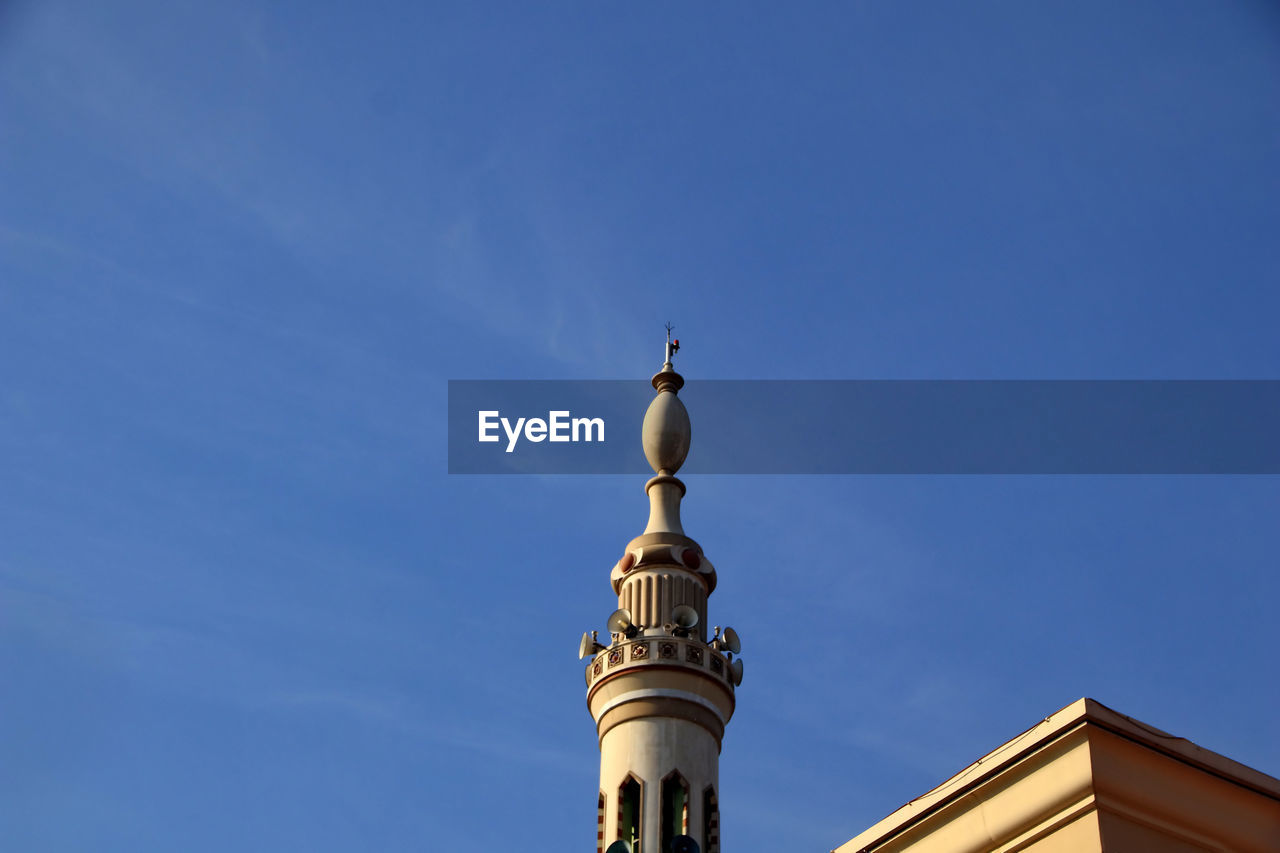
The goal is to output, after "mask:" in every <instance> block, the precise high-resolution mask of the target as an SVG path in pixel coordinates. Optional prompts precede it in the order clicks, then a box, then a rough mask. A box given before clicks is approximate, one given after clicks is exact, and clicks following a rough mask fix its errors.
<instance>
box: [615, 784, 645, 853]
mask: <svg viewBox="0 0 1280 853" xmlns="http://www.w3.org/2000/svg"><path fill="white" fill-rule="evenodd" d="M643 802H644V785H643V784H642V783H641V782H640V780H639V779H637V778H636V777H634V776H630V775H628V776H627V778H626V781H624V782H623V783H622V784H621V785H620V786H619V787H618V838H620V839H622V840H623V841H629V842H630V843H631V851H632V853H641V849H640V848H641V838H640V827H641V826H642V824H641V820H642V818H643V815H642V814H641V803H643Z"/></svg>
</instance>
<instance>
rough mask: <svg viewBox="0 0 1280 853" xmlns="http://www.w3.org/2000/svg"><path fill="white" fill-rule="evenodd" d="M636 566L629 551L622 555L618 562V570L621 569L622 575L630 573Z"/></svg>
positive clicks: (633, 557)
mask: <svg viewBox="0 0 1280 853" xmlns="http://www.w3.org/2000/svg"><path fill="white" fill-rule="evenodd" d="M635 564H636V555H635V554H632V553H631V552H630V551H628V552H627V553H625V554H623V555H622V559H621V560H619V561H618V568H620V569H622V573H623V574H626V573H627V572H629V571H631V569H632V567H633V566H635Z"/></svg>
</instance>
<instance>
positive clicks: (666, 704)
mask: <svg viewBox="0 0 1280 853" xmlns="http://www.w3.org/2000/svg"><path fill="white" fill-rule="evenodd" d="M679 346H680V342H679V341H672V340H671V331H670V328H668V330H667V349H666V361H665V363H664V364H663V365H662V370H661V371H659V372H658V373H657V375H655V376H654V377H653V387H654V389H655V391H656V392H657V396H656V397H655V398H654V400H653V402H652V403H650V404H649V409H648V411H647V412H646V413H645V416H644V426H643V427H642V431H641V432H642V441H643V444H644V454H645V457H646V458H647V459H648V460H649V464H650V465H651V466H652V467H653V470H654V471H655V472H656V474H657V475H656V476H655V477H653V478H652V479H651V480H649V482H648V483H646V484H645V492H646V493H647V494H648V496H649V523H648V525H647V526H646V527H645V529H644V533H642V534H641V535H639V536H637V537H636V538H635V539H632V540H631V541H630V542H629V543H627V546H626V549H625V550H624V552H623V554H622V558H621V559H620V560H618V562H617V563H616V564H615V565H614V567H613V571H612V572H611V574H610V576H609V582H610V584H611V585H612V586H613V591H614V593H615V594H617V596H618V609H617V611H615V612H614V614H613V615H612V616H610V617H609V621H608V628H609V633H610V644H609V645H607V646H605V645H603V644H601V643H600V642H598V641H597V635H596V633H595V632H592V633H591V634H584V635H583V637H582V647H581V656H582V657H583V658H590V662H589V663H588V664H587V670H586V677H587V705H588V707H589V708H590V710H591V716H592V717H593V718H594V719H595V721H596V732H597V735H598V736H599V739H600V792H599V800H598V803H597V805H598V812H597V841H596V845H597V847H596V849H597V853H605V851H606V850H608V851H609V853H618V851H620V850H630V851H631V853H696V851H700V853H720V828H719V824H720V811H719V806H718V797H719V790H720V778H719V765H720V743H721V740H722V739H723V737H724V729H725V724H726V723H728V722H729V718H730V717H731V716H733V709H734V692H735V688H736V687H737V685H738V684H740V683H741V681H742V661H741V660H735V659H734V655H735V654H737V653H739V652H740V651H741V648H740V645H739V641H738V636H737V634H736V633H735V632H734V631H733V629H732V628H726V629H725V631H724V633H723V635H722V634H721V633H720V629H719V628H718V627H717V628H715V630H714V634H713V635H712V636H711V637H710V638H708V635H707V599H708V598H709V597H710V595H711V593H712V591H713V590H715V588H716V571H715V568H714V567H713V566H712V564H711V561H710V560H708V559H707V558H706V556H704V555H703V553H702V546H700V545H699V544H698V543H697V542H695V541H693V540H692V539H690V538H689V537H688V536H686V535H685V532H684V528H683V527H681V525H680V500H681V498H683V497H684V493H685V487H684V483H682V482H681V481H680V480H678V479H676V477H675V473H676V472H677V471H678V470H679V469H680V466H681V464H683V463H684V460H685V456H686V455H688V452H689V440H690V436H691V428H690V425H689V413H688V412H687V411H686V410H685V407H684V403H682V402H681V401H680V399H679V397H677V396H676V395H677V393H678V392H679V391H680V388H681V387H682V386H683V385H684V379H683V378H682V377H681V376H680V374H678V373H676V372H675V368H673V367H672V365H671V359H672V357H673V356H674V354H675V352H676V350H678V349H679ZM619 842H622V843H621V844H620V843H619ZM624 845H625V846H624Z"/></svg>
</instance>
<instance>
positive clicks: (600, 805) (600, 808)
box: [596, 791, 604, 853]
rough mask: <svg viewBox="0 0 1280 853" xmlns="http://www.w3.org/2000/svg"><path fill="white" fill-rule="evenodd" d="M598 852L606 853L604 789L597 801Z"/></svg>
mask: <svg viewBox="0 0 1280 853" xmlns="http://www.w3.org/2000/svg"><path fill="white" fill-rule="evenodd" d="M596 853H604V791H601V792H600V799H599V800H598V801H597V803H596Z"/></svg>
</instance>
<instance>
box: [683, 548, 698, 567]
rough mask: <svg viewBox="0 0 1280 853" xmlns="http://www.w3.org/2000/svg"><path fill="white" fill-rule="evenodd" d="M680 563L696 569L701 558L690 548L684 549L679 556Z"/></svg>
mask: <svg viewBox="0 0 1280 853" xmlns="http://www.w3.org/2000/svg"><path fill="white" fill-rule="evenodd" d="M680 562H682V563H684V564H685V565H686V566H688V567H689V568H691V569H696V568H698V566H701V565H702V558H701V557H699V556H698V552H697V551H695V550H693V549H692V548H685V549H684V552H683V553H681V554H680Z"/></svg>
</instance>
